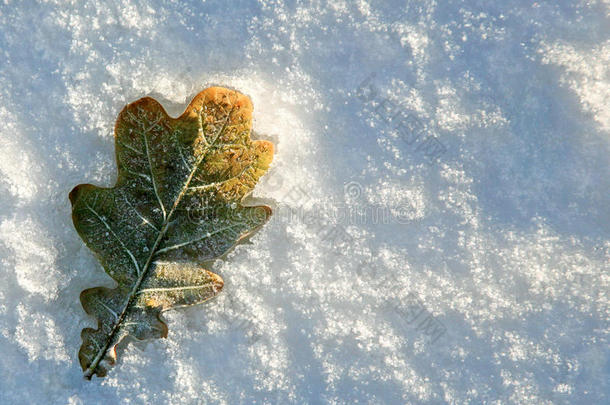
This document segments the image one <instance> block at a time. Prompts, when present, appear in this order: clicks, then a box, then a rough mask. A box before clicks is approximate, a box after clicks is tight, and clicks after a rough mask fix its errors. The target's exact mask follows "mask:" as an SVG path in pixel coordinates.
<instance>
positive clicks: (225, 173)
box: [70, 87, 273, 378]
mask: <svg viewBox="0 0 610 405" xmlns="http://www.w3.org/2000/svg"><path fill="white" fill-rule="evenodd" d="M251 121H252V103H251V102H250V99H249V98H248V97H247V96H245V95H243V94H241V93H238V92H236V91H232V90H228V89H225V88H220V87H212V88H208V89H206V90H204V91H202V92H201V93H199V94H198V95H197V96H196V97H195V98H194V99H193V101H192V102H191V103H190V104H189V106H188V107H187V109H186V111H185V112H184V113H183V114H182V115H181V116H180V117H178V118H171V117H169V116H168V115H167V113H166V112H165V110H164V109H163V107H162V106H161V105H160V104H159V103H158V102H157V101H155V100H153V99H152V98H148V97H147V98H142V99H140V100H138V101H136V102H134V103H131V104H129V105H127V106H126V107H125V108H124V109H123V111H121V113H120V114H119V117H118V119H117V122H116V126H115V145H116V160H117V164H118V179H117V182H116V185H115V186H114V187H112V188H101V187H97V186H93V185H90V184H81V185H79V186H77V187H75V188H74V189H73V190H72V191H71V192H70V201H71V203H72V219H73V222H74V226H75V228H76V230H77V232H78V234H79V235H80V236H81V238H82V239H83V241H84V242H85V244H86V245H87V246H88V247H89V248H90V249H91V250H92V251H93V252H94V253H95V254H96V256H97V258H98V260H99V261H100V262H101V264H102V266H103V267H104V269H105V270H106V272H107V273H108V274H109V275H110V277H112V278H113V279H114V280H115V281H116V282H117V287H116V288H115V289H109V288H104V287H98V288H91V289H88V290H85V291H83V292H82V294H81V302H82V304H83V307H84V308H85V311H87V313H88V314H90V315H93V316H95V317H96V318H97V319H98V328H97V329H84V330H83V332H82V339H83V345H82V346H81V349H80V352H79V359H80V363H81V366H82V367H83V370H84V374H85V377H87V378H91V376H92V375H93V374H97V375H98V376H100V377H103V376H105V375H106V373H107V371H108V368H109V367H110V366H111V365H113V364H114V362H115V360H116V347H117V345H118V344H119V343H120V342H121V341H122V340H123V339H125V338H126V337H133V338H136V339H150V338H160V337H166V336H167V326H166V325H165V323H163V321H162V320H161V319H160V318H159V315H160V314H161V312H162V311H164V310H168V309H172V308H177V307H180V306H187V305H195V304H200V303H202V302H204V301H207V300H208V299H210V298H212V297H214V296H216V295H218V293H219V292H220V290H221V289H222V286H223V281H222V279H221V278H220V276H218V275H216V274H214V273H211V272H209V271H207V270H205V269H204V268H203V267H202V264H203V263H205V262H208V261H210V260H213V259H215V258H218V257H219V256H221V255H223V254H225V253H226V252H227V251H228V250H229V249H231V248H232V247H233V246H235V244H236V243H237V242H239V240H240V239H243V238H244V237H246V236H248V235H250V234H251V233H252V232H254V231H256V230H257V229H258V228H259V227H260V226H261V225H263V224H264V223H265V222H266V221H267V220H268V219H269V216H270V215H271V209H270V208H269V207H266V206H254V207H253V206H244V205H242V201H243V199H244V197H245V196H246V195H247V194H249V193H250V192H251V191H252V189H253V188H254V186H255V185H256V182H257V181H258V179H259V178H260V177H261V176H262V175H263V174H264V173H265V172H266V171H267V169H268V167H269V164H270V163H271V160H272V157H273V144H271V143H270V142H267V141H260V140H255V141H253V140H251V139H250V128H251Z"/></svg>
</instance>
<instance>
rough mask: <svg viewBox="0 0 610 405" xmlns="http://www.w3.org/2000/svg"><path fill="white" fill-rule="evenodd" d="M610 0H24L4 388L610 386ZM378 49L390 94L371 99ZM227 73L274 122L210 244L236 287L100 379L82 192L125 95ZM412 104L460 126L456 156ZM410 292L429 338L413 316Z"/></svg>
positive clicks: (7, 55)
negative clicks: (260, 159) (251, 217)
mask: <svg viewBox="0 0 610 405" xmlns="http://www.w3.org/2000/svg"><path fill="white" fill-rule="evenodd" d="M608 13H609V3H608V1H607V0H597V1H595V0H591V1H584V0H581V1H574V0H562V1H548V2H546V1H539V2H531V1H495V2H483V1H466V2H462V1H450V2H445V1H434V0H425V1H398V0H395V1H390V0H386V1H383V0H379V1H377V0H375V1H374V0H369V1H365V0H359V1H341V0H335V1H331V2H326V1H321V0H320V1H289V0H278V1H270V0H260V1H254V0H252V1H246V0H233V1H226V0H218V1H198V2H192V3H191V2H180V1H155V0H151V1H128V0H126V1H123V0H122V1H108V2H100V1H94V2H83V1H72V2H69V1H68V2H64V1H41V2H34V1H10V0H5V1H4V3H3V4H1V5H0V122H1V124H0V402H1V403H3V404H12V403H45V404H48V403H58V404H65V403H70V404H80V403H83V404H95V403H116V402H119V401H122V402H123V403H138V404H139V403H142V404H144V403H159V404H161V403H184V404H195V403H226V404H237V403H244V404H249V403H306V402H310V403H371V404H377V403H406V402H408V403H443V402H449V403H466V402H468V401H471V402H472V403H480V402H488V403H523V404H543V403H573V404H574V403H587V404H594V403H607V401H608V394H609V390H610V386H609V381H610V364H609V355H610V349H609V347H610V346H609V344H608V335H609V333H608V325H609V323H608V321H609V313H608V310H609V306H608V292H609V276H608V270H609V262H610V193H609V190H610V169H609V168H610V165H609V163H610V107H609V105H610V84H609V83H610V70H609V66H610V56H609V55H610V40H609V34H610V28H609V27H610V19H609V18H608V15H609V14H608ZM372 73H375V75H374V76H373V77H372V78H371V81H370V83H371V84H372V85H373V86H374V88H375V89H377V91H378V94H377V96H376V97H374V98H370V97H369V98H368V99H367V98H366V97H360V98H359V97H358V95H362V94H361V93H359V92H358V88H359V85H360V84H361V83H362V81H363V80H365V79H366V78H367V77H369V75H371V74H372ZM210 85H224V86H228V87H231V88H235V89H238V90H240V91H241V92H243V93H245V94H247V95H249V96H250V97H251V98H252V100H253V103H254V108H255V110H254V118H255V120H254V130H255V131H256V133H257V134H259V137H262V138H265V139H270V140H272V141H273V142H274V143H276V155H275V160H274V165H273V167H272V168H271V170H270V172H269V174H268V175H267V177H266V178H265V179H264V180H263V181H262V182H261V184H259V186H258V187H257V189H256V191H255V195H256V196H258V197H264V198H269V199H272V200H273V201H272V204H273V206H274V208H275V212H276V215H275V217H274V219H273V220H272V221H271V222H270V223H268V224H267V225H266V226H265V227H264V228H263V229H262V230H261V231H260V232H259V233H258V234H257V235H256V236H255V237H254V238H253V239H252V241H251V242H252V244H250V245H243V246H240V247H238V248H237V249H236V250H234V251H233V252H232V253H231V254H230V255H229V256H228V257H227V258H226V260H224V261H218V262H217V263H216V264H215V265H214V266H213V268H212V270H214V271H216V272H218V273H220V274H221V275H222V276H223V278H224V279H225V281H226V284H225V290H224V292H223V294H222V295H221V297H219V298H218V299H216V300H215V301H213V302H210V303H209V305H205V306H202V307H196V308H189V309H186V310H180V311H175V312H168V313H167V316H166V319H167V322H168V325H169V337H168V339H163V340H156V341H151V342H148V343H139V344H135V345H134V344H131V345H129V346H128V347H127V348H126V349H125V350H124V352H123V353H122V356H121V358H120V361H119V364H118V366H117V367H115V368H113V369H112V371H111V372H110V374H109V376H108V377H107V378H105V379H97V378H94V379H93V380H92V381H85V380H84V379H83V378H82V373H81V369H80V366H79V364H78V360H77V352H78V349H79V346H80V331H81V329H82V328H83V327H90V326H92V325H93V324H94V321H93V319H91V318H89V317H88V316H87V315H86V314H85V313H84V311H83V310H82V308H81V306H80V303H79V300H78V297H79V293H80V291H81V290H83V289H85V288H89V287H94V286H98V285H112V283H111V281H110V279H109V277H107V276H106V275H105V274H104V272H103V270H102V269H101V267H100V266H99V264H98V263H97V262H96V260H95V258H94V257H93V255H92V254H91V252H90V251H89V250H88V249H87V248H86V247H84V245H83V243H82V241H81V240H80V239H79V237H78V235H77V234H76V232H75V231H74V229H73V226H72V223H71V219H70V206H69V202H68V198H67V196H68V192H69V191H70V190H71V189H72V187H74V186H75V185H77V184H79V183H84V182H87V183H94V184H98V185H105V186H110V185H112V183H113V182H114V179H115V176H116V166H115V162H114V145H113V133H112V128H113V125H114V120H115V118H116V115H117V113H118V112H119V110H120V109H121V108H122V107H123V106H124V105H125V104H126V103H128V102H131V101H134V100H136V99H138V98H140V97H142V96H145V95H150V96H153V97H155V98H157V99H158V100H159V101H161V102H162V103H163V105H164V106H165V107H166V108H167V109H168V111H169V112H170V114H172V115H174V116H175V115H178V114H179V113H181V112H182V109H183V108H184V107H185V106H186V104H187V103H188V102H189V101H190V99H191V98H192V97H193V96H194V95H195V94H196V93H197V92H199V91H200V90H202V89H204V88H206V87H208V86H210ZM363 98H364V100H362V99H363ZM380 102H383V104H382V107H380V104H379V103H380ZM388 109H391V112H392V113H390V112H389V111H388ZM394 112H404V113H405V114H407V113H408V114H411V116H412V117H416V119H417V120H418V122H419V123H420V124H421V125H422V126H424V127H425V135H426V136H434V137H436V138H435V139H437V140H438V141H439V142H441V143H442V145H443V146H444V147H446V152H445V153H444V154H442V155H441V156H440V157H439V158H438V161H436V162H432V163H430V162H429V159H427V158H426V156H425V153H424V152H425V150H424V149H421V148H420V149H418V147H417V143H416V142H415V143H412V144H409V142H406V141H405V139H404V138H402V137H401V136H400V135H399V134H397V132H396V131H395V130H394V128H395V126H396V124H397V122H399V121H397V120H396V119H394V120H391V119H390V117H391V116H393V113H394ZM372 212H381V213H383V214H384V216H382V219H381V220H380V219H379V218H377V219H376V217H374V216H373V215H370V214H367V213H372ZM362 213H364V214H363V215H362ZM336 231H345V232H346V234H347V235H348V237H346V238H341V240H343V241H344V242H343V243H339V242H341V240H339V239H338V238H336V237H335V236H336V235H338V233H337V232H336ZM410 297H411V298H410ZM412 297H417V300H418V301H417V302H419V304H418V305H421V306H422V307H423V308H424V310H425V311H426V312H425V313H426V314H428V315H429V316H430V317H431V318H430V319H432V320H434V321H438V322H439V323H440V324H442V325H444V327H445V329H446V331H445V333H443V334H442V336H440V337H438V339H436V340H434V339H432V338H430V337H429V336H427V335H426V333H425V331H422V330H421V329H420V328H418V323H417V322H411V321H410V320H409V319H408V317H405V313H407V312H408V311H409V310H411V309H412V306H413V302H414V301H413V299H412ZM409 308H411V309H409Z"/></svg>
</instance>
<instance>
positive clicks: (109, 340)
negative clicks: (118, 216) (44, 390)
mask: <svg viewBox="0 0 610 405" xmlns="http://www.w3.org/2000/svg"><path fill="white" fill-rule="evenodd" d="M234 109H235V107H234V106H232V107H231V109H230V110H229V112H228V114H227V117H226V119H225V122H224V123H223V125H222V127H221V128H220V130H219V131H218V132H217V134H216V136H215V137H214V139H213V140H212V142H211V143H208V142H207V139H206V138H205V133H204V131H203V125H202V118H201V114H202V112H203V110H200V111H198V116H199V130H198V135H201V137H202V140H203V141H204V142H205V149H204V151H203V152H202V153H201V155H200V156H199V158H198V159H197V161H196V162H195V164H194V165H193V168H192V169H191V173H190V174H189V176H188V178H187V179H186V181H185V183H184V185H183V186H182V189H181V190H180V193H179V194H178V196H177V197H176V200H175V201H174V204H173V205H172V208H171V209H170V211H169V213H168V214H167V216H166V217H165V219H164V221H163V224H162V227H161V231H159V234H158V235H157V239H156V240H155V243H154V244H153V247H152V249H151V250H150V254H149V256H148V259H146V263H145V264H144V266H143V267H142V269H141V271H140V272H139V274H138V279H137V280H136V282H135V283H134V285H133V287H132V289H131V291H130V292H129V296H128V298H127V300H126V301H125V304H124V306H123V310H122V311H121V314H120V315H119V317H118V319H117V320H116V321H115V323H114V325H113V327H112V330H111V331H110V333H109V334H108V335H107V338H106V342H105V343H104V345H103V347H102V348H101V349H99V350H98V352H97V354H96V356H95V358H94V359H93V361H92V362H91V364H90V365H89V367H87V369H86V370H85V372H84V376H85V378H87V379H90V378H91V377H92V376H93V374H94V373H95V370H96V369H97V367H98V365H99V363H100V361H101V360H102V359H103V357H104V356H105V355H106V352H107V351H108V349H109V348H110V346H111V344H112V342H113V341H114V338H115V335H116V333H117V332H118V330H119V328H120V326H121V324H122V323H123V320H124V319H125V316H126V315H127V312H128V310H129V308H130V307H131V304H132V303H133V301H134V300H135V299H136V297H137V295H138V291H139V289H140V285H141V284H142V281H144V279H145V278H146V276H147V275H148V269H149V267H150V264H151V263H152V260H153V257H154V256H155V255H156V254H157V253H158V251H157V248H158V247H159V244H160V243H161V241H162V240H163V238H164V237H165V233H166V232H167V229H168V228H169V225H170V224H171V218H172V215H173V214H174V212H175V210H176V208H177V207H178V205H179V204H180V201H181V200H182V197H184V194H186V192H187V190H188V188H189V184H190V183H191V180H192V179H193V176H194V175H195V173H196V172H197V169H198V168H199V165H200V164H201V162H203V160H204V159H205V158H206V157H207V155H208V153H209V151H210V149H211V148H212V147H213V146H214V145H215V144H216V141H217V140H218V138H220V135H222V134H223V133H224V131H225V129H226V127H227V124H228V122H229V119H230V118H231V114H232V113H233V110H234ZM142 135H143V137H144V140H145V142H146V134H145V133H143V134H142ZM147 152H148V150H147ZM149 167H150V169H151V175H153V170H152V162H151V160H150V159H149ZM153 176H154V175H153ZM153 181H154V180H153ZM155 191H156V190H155ZM155 194H156V192H155ZM134 209H135V208H134ZM117 237H118V236H117ZM121 243H122V241H121ZM136 268H137V267H136Z"/></svg>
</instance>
